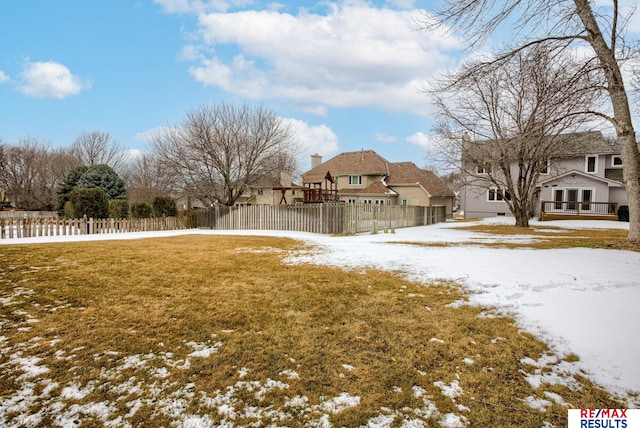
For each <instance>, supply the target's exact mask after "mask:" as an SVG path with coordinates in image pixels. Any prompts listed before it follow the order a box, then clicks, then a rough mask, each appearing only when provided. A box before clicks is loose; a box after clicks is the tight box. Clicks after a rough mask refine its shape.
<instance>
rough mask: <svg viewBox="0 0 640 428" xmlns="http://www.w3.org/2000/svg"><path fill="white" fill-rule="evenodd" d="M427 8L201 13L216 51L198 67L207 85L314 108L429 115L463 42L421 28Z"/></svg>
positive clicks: (206, 43) (205, 37)
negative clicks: (436, 79)
mask: <svg viewBox="0 0 640 428" xmlns="http://www.w3.org/2000/svg"><path fill="white" fill-rule="evenodd" d="M422 14H423V12H422V11H418V10H412V11H398V10H392V9H385V8H382V9H379V8H375V7H372V6H370V5H366V4H355V5H336V4H333V5H331V9H330V10H329V13H328V14H327V15H321V14H312V13H308V12H301V13H299V14H298V15H291V14H288V13H284V12H277V11H274V10H264V11H253V10H252V11H242V12H236V13H209V14H206V13H201V14H200V15H199V22H200V36H201V38H202V43H203V47H204V48H207V49H211V48H215V51H216V56H213V57H211V56H208V57H207V58H205V59H202V60H201V61H200V62H199V63H198V64H197V65H194V66H193V67H191V68H190V72H191V74H192V75H193V76H194V78H195V79H196V80H197V81H199V82H201V83H203V84H204V85H205V86H216V87H219V88H222V89H223V90H225V91H227V92H229V93H232V94H234V95H240V96H245V97H250V98H253V99H269V98H283V99H288V100H291V101H292V102H294V103H296V104H297V105H298V106H299V107H300V108H301V109H304V110H306V111H318V112H324V111H326V109H327V108H331V107H334V108H351V107H375V108H380V109H384V110H389V111H400V112H411V113H415V114H421V115H425V114H426V113H427V112H428V110H429V100H428V97H427V96H426V95H425V94H424V92H423V91H422V89H423V88H424V85H425V82H426V81H427V80H428V79H429V77H430V76H432V75H433V74H434V73H435V72H437V71H438V70H440V69H443V68H447V67H448V66H449V65H451V64H453V63H455V62H456V61H455V60H454V59H453V58H452V57H451V56H449V55H448V54H447V53H446V52H447V51H448V50H451V49H458V48H460V47H462V44H461V43H460V42H459V41H458V40H457V39H455V38H453V37H452V36H450V35H447V34H444V33H440V34H435V33H430V34H427V33H424V32H420V31H417V30H416V28H415V27H416V24H415V22H416V20H419V19H421V18H422V17H423V15H422ZM226 46H235V47H237V49H235V54H234V55H233V56H232V57H225V56H224V52H225V50H224V48H225V47H226ZM190 49H192V48H190ZM190 53H191V54H192V57H195V55H194V53H193V52H192V51H190ZM200 54H201V55H206V52H204V50H203V51H201V52H200Z"/></svg>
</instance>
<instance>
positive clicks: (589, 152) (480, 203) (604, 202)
mask: <svg viewBox="0 0 640 428" xmlns="http://www.w3.org/2000/svg"><path fill="white" fill-rule="evenodd" d="M480 172H481V170H480ZM467 182H468V184H466V185H465V186H464V187H463V189H462V191H461V195H460V199H461V204H462V209H463V210H464V216H465V218H478V217H493V216H501V215H506V216H510V215H511V213H510V212H509V208H508V207H507V204H506V203H505V201H504V198H505V197H506V198H508V197H509V195H508V194H507V195H504V194H502V193H501V192H497V191H496V189H494V188H492V187H491V184H490V183H489V182H488V181H485V182H484V183H483V182H482V180H478V179H477V176H476V177H475V178H474V179H473V180H468V181H467ZM535 198H536V201H535V204H534V212H533V213H532V215H533V216H535V217H538V218H540V219H542V220H551V219H567V218H572V219H576V218H588V219H612V220H616V219H618V210H619V208H620V207H623V208H622V209H623V210H624V209H625V206H626V205H627V203H628V202H627V194H626V191H625V186H624V184H623V182H622V159H621V158H620V149H619V147H618V145H617V144H616V143H615V142H612V141H609V140H607V139H605V138H604V137H603V135H602V133H600V132H581V133H572V134H564V135H562V136H561V138H559V139H558V141H557V143H556V147H555V150H554V155H553V157H551V158H550V159H549V160H548V161H547V165H546V168H545V169H544V171H543V172H542V173H541V174H540V177H539V179H538V182H537V184H536V193H535Z"/></svg>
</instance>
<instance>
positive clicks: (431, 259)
mask: <svg viewBox="0 0 640 428" xmlns="http://www.w3.org/2000/svg"><path fill="white" fill-rule="evenodd" d="M476 223H489V224H492V223H503V224H504V223H507V224H513V218H506V217H496V218H487V219H483V220H480V221H477V222H471V223H469V222H455V221H449V222H446V223H438V224H435V225H430V226H423V227H411V228H404V229H396V231H395V233H394V234H391V233H379V234H376V235H372V234H361V235H354V236H328V235H319V234H311V233H301V232H284V231H255V230H254V231H212V230H202V229H199V230H195V229H194V230H180V231H165V232H140V233H119V234H111V235H110V234H100V235H76V236H69V235H66V236H49V237H40V238H21V239H4V240H0V245H2V244H19V243H21V244H27V245H28V244H33V243H44V242H72V241H86V240H105V239H142V238H154V237H159V236H164V237H166V236H174V235H182V234H186V233H187V234H188V233H197V234H210V235H222V234H238V235H262V236H276V237H290V238H294V239H299V240H301V241H303V242H305V243H306V244H309V245H313V246H314V250H313V251H308V248H306V247H305V248H306V249H305V250H303V251H300V252H292V253H290V254H289V255H288V256H287V257H286V262H287V263H291V264H294V265H295V264H298V263H304V264H307V263H314V264H321V265H330V266H336V267H340V268H344V269H355V270H357V271H362V270H364V269H366V268H375V269H382V270H388V271H390V272H393V273H395V274H399V275H403V276H405V277H406V278H408V279H410V280H412V281H416V282H419V283H424V284H425V285H428V284H429V283H430V282H432V281H438V280H452V281H454V282H455V283H457V284H459V285H460V286H461V287H462V290H463V291H466V292H467V293H468V301H462V300H460V301H456V302H453V303H452V304H451V305H452V307H456V306H460V305H467V304H472V305H479V306H481V307H482V308H484V312H483V316H486V317H492V316H501V315H508V316H510V317H513V318H514V319H515V321H516V323H517V325H518V327H519V328H521V329H522V330H524V331H527V332H529V333H531V334H533V335H535V336H536V337H538V338H540V339H541V340H542V341H543V342H545V343H546V344H547V345H548V346H549V348H550V350H549V352H548V353H546V354H545V355H543V356H538V355H530V356H527V357H526V358H524V359H523V360H521V362H522V363H523V364H525V365H527V366H531V370H527V372H526V373H523V376H524V377H525V379H526V380H527V381H528V382H529V383H530V385H531V386H532V387H533V388H534V389H536V390H538V391H539V392H540V395H542V393H541V391H547V393H545V394H544V396H545V397H546V398H544V399H541V398H536V397H533V396H529V397H516V398H517V399H518V400H523V401H524V402H526V403H528V404H529V405H530V406H531V407H532V408H533V409H535V410H539V411H541V412H544V411H545V409H546V408H547V407H549V406H550V405H551V402H552V401H554V402H556V403H559V404H561V405H564V406H567V407H569V408H571V397H562V396H560V395H558V394H550V393H548V390H547V388H548V387H549V385H556V384H561V385H566V386H568V387H569V388H570V389H572V388H574V387H575V378H576V376H585V375H586V376H587V377H588V378H589V379H590V380H592V381H593V382H595V383H597V384H598V385H599V386H601V387H604V388H605V389H607V390H608V391H609V392H610V393H611V394H613V395H616V396H617V397H619V398H620V399H621V400H623V402H624V403H625V405H626V407H627V408H638V407H639V406H640V399H639V396H638V392H640V368H639V367H638V355H639V354H640V330H639V329H638V328H637V326H638V325H640V311H638V310H637V305H638V301H640V283H639V282H638V275H637V273H638V269H639V268H640V253H637V252H633V251H622V250H613V249H593V248H569V249H549V250H537V249H536V250H534V249H530V248H521V249H508V248H500V247H485V246H483V245H482V244H485V243H497V242H499V243H510V242H513V243H520V244H524V243H527V242H529V240H530V239H532V238H531V236H523V235H517V236H515V235H514V236H508V235H500V236H497V235H492V234H483V233H478V232H471V231H465V230H457V228H458V227H459V226H470V225H473V224H476ZM532 226H533V227H538V228H546V227H548V226H554V227H558V228H567V229H574V228H578V229H579V228H616V229H617V228H620V229H628V227H629V223H624V222H613V221H593V220H587V221H572V220H563V221H549V222H538V221H532ZM556 230H557V229H556ZM558 232H559V233H560V231H558ZM438 243H439V244H446V245H433V246H429V245H416V244H438ZM345 286H348V285H345ZM22 292H23V293H26V292H24V290H23V291H22ZM18 297H19V296H16V299H17V298H18ZM10 299H11V297H10ZM24 309H25V310H26V311H28V310H29V309H28V305H27V304H25V305H24ZM493 340H496V341H499V340H501V338H499V337H498V338H494V339H492V341H493ZM503 340H506V339H503ZM425 341H428V343H429V346H439V345H437V344H438V343H440V342H442V340H441V339H439V338H437V337H435V338H430V337H428V336H426V337H425ZM2 344H3V342H2V341H1V340H0V348H2ZM52 346H54V344H53V343H52ZM443 346H444V345H443ZM28 349H31V348H28ZM0 350H1V349H0ZM30 352H32V351H28V350H25V351H24V353H23V352H15V351H11V352H9V351H6V352H5V354H7V355H9V354H11V356H12V358H13V359H15V360H16V361H10V362H9V363H8V364H10V365H11V364H15V365H18V366H20V365H21V366H22V369H21V370H23V371H25V372H28V371H30V370H31V371H33V370H34V369H39V371H38V373H37V374H36V375H33V376H29V375H28V373H25V375H24V376H21V377H19V378H18V379H22V382H23V383H24V385H20V386H21V387H19V388H16V390H15V391H14V392H13V393H12V394H9V395H8V396H6V397H0V409H2V404H3V400H5V403H7V404H8V405H15V404H14V403H20V407H19V408H18V407H17V405H16V407H17V408H18V411H19V412H22V415H23V416H25V417H26V416H27V415H29V409H30V406H32V405H33V404H32V403H37V402H38V400H39V399H42V397H39V396H38V395H37V394H34V393H33V392H34V388H33V387H31V388H28V387H26V384H27V383H29V382H35V381H34V380H33V377H36V376H38V379H40V381H43V379H42V378H43V377H44V378H46V370H45V369H46V368H44V367H40V366H36V367H33V366H29V365H27V364H25V363H24V361H31V360H30V359H29V356H30V355H31V354H30ZM34 352H35V351H34ZM571 354H574V355H577V356H578V358H577V361H576V360H575V359H572V360H571V361H567V360H562V359H563V358H564V357H565V356H569V355H571ZM121 357H122V358H123V359H124V360H125V361H129V359H132V358H134V357H138V358H139V357H141V356H140V355H130V356H127V355H121ZM125 357H126V358H125ZM145 357H146V356H145ZM476 357H477V356H476V355H474V352H473V351H470V354H469V355H468V356H467V357H466V358H464V360H462V361H461V362H460V364H475V362H474V359H476ZM18 360H19V361H18ZM144 363H145V362H144V361H141V362H140V365H141V366H143V365H144ZM346 363H347V364H349V363H350V362H349V361H347V362H346ZM128 367H130V366H128ZM167 368H168V369H170V370H173V369H172V368H171V367H167ZM356 369H357V367H356ZM127 373H129V372H127ZM129 376H131V375H130V374H127V376H126V378H129ZM136 378H139V379H146V378H149V376H148V375H145V374H144V373H140V376H137V377H136ZM252 379H253V378H252V377H251V374H249V375H248V376H247V378H246V379H244V380H247V381H251V380H252ZM152 380H153V385H148V384H143V383H142V382H141V383H140V384H138V385H136V388H138V387H141V388H143V389H145V390H146V388H152V387H153V388H156V387H157V383H156V381H155V379H153V378H152ZM51 382H53V381H51ZM284 382H285V383H286V379H285V380H284ZM107 383H109V382H107ZM149 383H151V381H149ZM438 383H442V384H443V386H445V385H448V386H449V387H450V388H453V387H457V388H458V394H459V395H464V394H465V391H463V389H461V388H459V387H458V385H457V380H454V379H442V381H441V382H438ZM97 384H100V382H98V383H97ZM56 385H57V384H56ZM95 385H96V383H95V382H87V384H86V385H84V384H83V385H72V386H73V387H74V388H75V389H76V390H83V391H84V390H87V389H93V388H95ZM140 385H142V386H140ZM61 387H62V386H61ZM114 388H121V389H120V394H122V393H123V392H122V391H126V390H127V388H126V384H122V385H115V386H114ZM230 388H231V389H233V387H230ZM65 389H66V388H65ZM350 393H353V391H349V390H348V388H347V389H346V390H345V391H343V392H342V393H341V394H340V397H342V398H343V399H346V398H349V401H350V402H351V404H350V405H353V406H356V405H358V404H359V402H360V397H355V396H351V395H350ZM444 393H445V391H444V389H443V394H444ZM120 394H119V395H120ZM130 394H135V395H136V396H137V394H138V392H136V391H132V392H131V393H130ZM52 395H55V396H56V397H57V396H59V395H60V394H55V393H53V392H52ZM63 395H64V394H63ZM188 395H189V394H188V391H185V394H184V396H185V397H186V396H188ZM192 395H193V394H192ZM225 397H226V398H227V399H228V398H229V397H228V394H227V395H225ZM225 397H217V398H225ZM232 398H233V397H232ZM565 399H566V401H565ZM54 400H58V401H60V402H65V403H66V400H65V398H64V396H63V397H62V398H60V397H58V398H55V399H54ZM158 401H159V402H161V401H163V400H158ZM212 401H215V400H212ZM223 401H224V400H222V401H220V400H219V401H216V402H217V403H218V404H219V405H220V406H221V407H220V408H222V405H221V404H220V403H221V402H223ZM454 402H455V400H454ZM56 403H57V402H56ZM224 403H225V404H226V401H224ZM240 403H241V402H240ZM98 404H100V403H92V405H93V407H97V406H98ZM102 404H104V403H102ZM228 405H229V406H231V409H233V408H234V407H233V406H240V407H242V405H241V404H239V403H238V401H237V400H236V401H233V400H232V401H231V402H229V403H228ZM158 406H160V405H158ZM50 407H51V409H58V410H51V411H52V412H57V411H61V410H60V409H64V408H65V405H63V404H61V405H55V406H54V405H53V404H52V405H51V406H50ZM103 407H105V408H107V409H108V408H109V406H108V405H107V406H103ZM132 407H133V408H136V407H135V406H132ZM160 407H161V406H160ZM240 407H238V408H236V410H237V411H238V412H239V411H240V410H241V409H240ZM8 408H9V407H8ZM184 408H185V409H186V408H187V406H184ZM228 408H229V407H227V410H228ZM269 410H270V411H272V410H274V406H270V407H269ZM280 410H282V409H278V408H276V409H275V411H280ZM399 410H400V409H391V410H389V412H390V414H386V413H383V414H381V415H379V417H377V418H375V419H376V421H377V423H373V422H375V421H373V420H372V423H370V424H369V426H376V427H390V426H392V423H393V421H394V418H395V416H394V413H393V411H396V414H397V412H398V411H399ZM158 411H160V412H162V411H163V410H162V409H161V408H158ZM218 411H219V412H222V410H220V409H219V410H218ZM309 411H311V410H309ZM466 411H468V409H467V410H465V409H464V408H460V412H456V413H451V414H449V415H450V418H449V419H450V421H451V423H447V422H446V421H444V420H440V423H441V425H442V426H447V427H460V426H465V425H464V424H463V423H461V421H463V420H464V418H465V414H466V413H465V412H466ZM532 411H533V410H532ZM76 412H77V410H76ZM416 414H417V411H416ZM31 416H32V417H33V416H34V415H31ZM72 416H73V417H75V418H78V417H81V416H80V415H75V414H74V415H72ZM107 416H109V415H108V414H107ZM171 416H172V417H175V418H177V419H178V420H180V419H182V421H183V422H184V426H193V427H209V426H212V424H211V423H207V420H206V417H207V415H206V414H204V415H190V414H186V413H177V412H175V409H174V413H172V414H171ZM445 416H446V415H445ZM187 417H190V419H189V422H190V424H189V425H187V424H186V422H185V418H187ZM1 421H2V413H1V411H0V422H1ZM208 422H210V421H208ZM397 422H398V420H396V423H397ZM393 426H395V425H393ZM407 426H409V425H407ZM410 426H422V425H420V424H418V423H417V422H416V424H415V425H410Z"/></svg>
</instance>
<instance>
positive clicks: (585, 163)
mask: <svg viewBox="0 0 640 428" xmlns="http://www.w3.org/2000/svg"><path fill="white" fill-rule="evenodd" d="M589 158H595V160H596V161H595V163H594V165H593V168H594V170H593V171H589ZM584 172H586V173H587V174H597V173H598V155H586V156H585V157H584Z"/></svg>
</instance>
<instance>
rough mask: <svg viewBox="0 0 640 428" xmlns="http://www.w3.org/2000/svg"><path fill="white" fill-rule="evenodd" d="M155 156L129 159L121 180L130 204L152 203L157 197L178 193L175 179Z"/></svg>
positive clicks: (169, 169)
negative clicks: (125, 187) (123, 182)
mask: <svg viewBox="0 0 640 428" xmlns="http://www.w3.org/2000/svg"><path fill="white" fill-rule="evenodd" d="M170 172H171V168H170V167H169V168H167V167H166V166H165V165H163V163H162V162H161V161H160V159H159V157H158V156H157V155H155V154H146V153H145V154H142V155H140V156H136V157H135V158H134V159H131V160H130V161H129V162H128V164H127V166H126V167H125V168H124V172H123V174H122V178H123V179H124V181H125V182H126V183H127V189H128V192H129V200H130V201H131V202H147V203H149V204H150V203H152V202H153V200H154V198H156V197H159V196H170V195H172V194H175V193H178V191H179V187H178V186H177V183H176V178H175V177H174V176H173V175H172V174H170Z"/></svg>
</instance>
